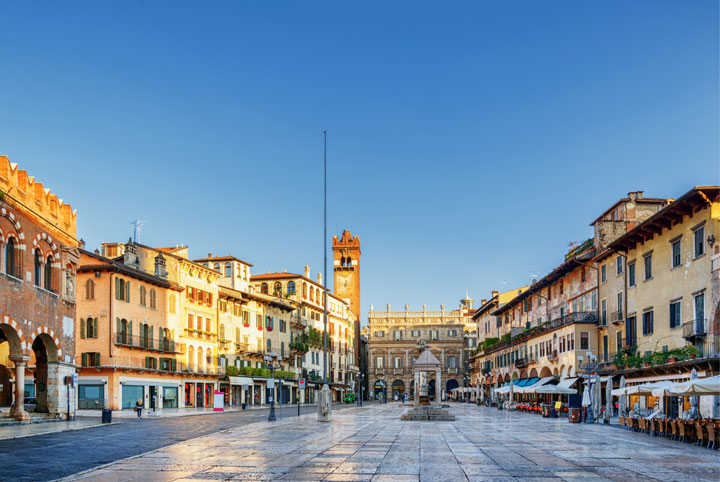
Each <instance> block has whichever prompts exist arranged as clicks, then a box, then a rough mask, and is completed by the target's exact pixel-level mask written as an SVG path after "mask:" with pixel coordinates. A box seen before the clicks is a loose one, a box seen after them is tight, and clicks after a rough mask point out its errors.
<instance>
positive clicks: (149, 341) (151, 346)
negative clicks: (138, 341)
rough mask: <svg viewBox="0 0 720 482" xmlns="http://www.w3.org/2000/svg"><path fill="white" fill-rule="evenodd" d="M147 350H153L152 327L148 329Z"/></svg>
mask: <svg viewBox="0 0 720 482" xmlns="http://www.w3.org/2000/svg"><path fill="white" fill-rule="evenodd" d="M148 348H153V327H152V326H151V327H150V339H149V340H148Z"/></svg>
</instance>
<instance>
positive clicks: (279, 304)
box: [218, 285, 297, 311]
mask: <svg viewBox="0 0 720 482" xmlns="http://www.w3.org/2000/svg"><path fill="white" fill-rule="evenodd" d="M218 294H219V295H220V296H226V297H233V298H237V299H241V300H243V301H245V302H247V301H251V300H253V301H259V302H261V303H265V304H268V305H270V306H274V307H275V308H280V309H282V310H286V311H293V310H295V309H296V308H297V306H296V305H297V302H295V301H293V300H288V299H284V298H279V297H277V296H271V295H266V294H264V293H250V292H248V291H239V290H236V289H233V288H228V287H227V286H222V285H220V286H218Z"/></svg>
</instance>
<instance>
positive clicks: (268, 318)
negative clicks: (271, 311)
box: [265, 316, 273, 331]
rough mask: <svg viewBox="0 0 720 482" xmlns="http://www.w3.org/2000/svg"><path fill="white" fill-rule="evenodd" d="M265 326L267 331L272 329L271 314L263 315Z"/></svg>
mask: <svg viewBox="0 0 720 482" xmlns="http://www.w3.org/2000/svg"><path fill="white" fill-rule="evenodd" d="M265 328H266V329H267V331H273V317H272V316H266V317H265Z"/></svg>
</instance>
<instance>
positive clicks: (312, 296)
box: [310, 288, 315, 301]
mask: <svg viewBox="0 0 720 482" xmlns="http://www.w3.org/2000/svg"><path fill="white" fill-rule="evenodd" d="M310 301H315V290H314V289H312V288H310Z"/></svg>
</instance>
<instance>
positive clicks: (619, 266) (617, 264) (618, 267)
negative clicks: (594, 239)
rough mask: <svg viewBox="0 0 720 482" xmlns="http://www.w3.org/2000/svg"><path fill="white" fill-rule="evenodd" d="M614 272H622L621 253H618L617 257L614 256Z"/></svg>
mask: <svg viewBox="0 0 720 482" xmlns="http://www.w3.org/2000/svg"><path fill="white" fill-rule="evenodd" d="M615 272H616V274H622V272H623V257H622V255H621V254H618V255H617V258H615Z"/></svg>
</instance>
